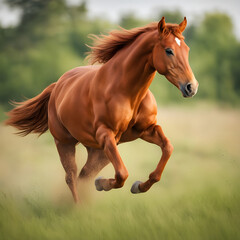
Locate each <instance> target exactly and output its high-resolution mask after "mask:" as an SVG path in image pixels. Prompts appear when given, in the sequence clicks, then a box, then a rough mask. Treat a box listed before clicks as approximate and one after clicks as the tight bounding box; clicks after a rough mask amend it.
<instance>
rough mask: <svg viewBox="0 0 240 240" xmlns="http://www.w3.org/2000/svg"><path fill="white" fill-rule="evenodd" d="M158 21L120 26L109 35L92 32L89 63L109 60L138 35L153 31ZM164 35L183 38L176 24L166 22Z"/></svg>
mask: <svg viewBox="0 0 240 240" xmlns="http://www.w3.org/2000/svg"><path fill="white" fill-rule="evenodd" d="M157 26H158V23H157V22H153V23H150V24H148V25H146V26H145V27H138V28H133V29H131V30H127V29H124V28H121V27H120V30H114V31H111V32H110V33H109V35H104V34H101V35H100V36H96V35H94V34H91V35H89V37H90V38H91V39H92V40H93V41H94V42H93V46H88V47H89V48H90V49H91V51H90V52H89V55H88V56H87V59H89V60H90V63H91V64H94V63H96V62H98V63H106V62H107V61H109V60H110V59H111V58H112V57H113V56H114V55H115V54H116V52H118V51H119V50H120V49H122V48H123V47H124V46H126V45H127V44H129V43H130V42H132V41H134V40H135V39H136V38H137V37H138V36H139V35H141V34H142V33H145V32H148V31H154V30H156V29H157ZM165 30H166V31H165V32H164V36H165V37H167V36H168V35H169V34H170V33H172V34H174V35H175V36H176V37H178V38H183V36H182V34H181V32H180V31H179V29H178V25H177V24H167V28H166V29H165Z"/></svg>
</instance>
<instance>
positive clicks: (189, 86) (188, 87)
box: [186, 83, 192, 93]
mask: <svg viewBox="0 0 240 240" xmlns="http://www.w3.org/2000/svg"><path fill="white" fill-rule="evenodd" d="M186 90H187V92H188V93H191V92H192V84H191V83H188V84H187V86H186Z"/></svg>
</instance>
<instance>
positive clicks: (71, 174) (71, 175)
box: [65, 172, 76, 185]
mask: <svg viewBox="0 0 240 240" xmlns="http://www.w3.org/2000/svg"><path fill="white" fill-rule="evenodd" d="M75 179H76V173H74V172H69V173H66V176H65V181H66V183H67V185H72V184H73V182H74V181H75Z"/></svg>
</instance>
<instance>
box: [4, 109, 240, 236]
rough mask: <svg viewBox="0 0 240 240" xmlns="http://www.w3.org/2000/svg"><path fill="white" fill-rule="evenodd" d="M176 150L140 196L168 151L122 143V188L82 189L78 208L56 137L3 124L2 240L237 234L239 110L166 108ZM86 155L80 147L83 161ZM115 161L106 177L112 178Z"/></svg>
mask: <svg viewBox="0 0 240 240" xmlns="http://www.w3.org/2000/svg"><path fill="white" fill-rule="evenodd" d="M158 122H159V124H160V125H161V126H162V127H163V130H164V132H165V134H166V136H167V137H168V138H169V139H170V140H171V142H172V144H173V146H174V152H173V155H172V157H171V159H170V160H169V162H168V164H167V166H166V168H165V171H164V172H163V175H162V179H161V181H160V182H159V183H156V184H155V185H154V186H153V187H152V189H150V191H149V192H147V193H144V194H138V195H133V194H131V193H130V188H131V185H132V183H133V182H135V181H136V180H141V181H144V180H146V179H147V177H148V175H149V173H150V172H151V171H152V170H153V169H154V168H155V166H156V164H157V162H158V161H159V159H160V154H161V150H160V149H159V148H158V147H156V146H154V145H151V144H149V143H146V142H144V141H142V140H137V141H134V142H131V143H126V144H123V145H120V146H119V149H120V152H121V155H122V158H123V159H124V162H125V164H126V166H127V168H128V171H129V178H128V179H127V181H126V183H125V185H124V187H123V188H122V189H118V190H112V191H109V192H97V191H96V190H95V188H94V181H92V182H90V183H88V184H84V186H83V187H81V189H80V197H81V200H82V201H81V204H79V205H78V206H75V205H74V203H73V200H72V197H71V194H70V191H69V189H68V188H67V186H66V183H65V180H64V171H63V168H62V166H61V163H60V160H59V157H58V155H57V151H56V148H55V146H54V143H53V139H52V137H51V135H50V134H49V133H47V134H45V135H43V136H41V137H40V138H37V137H36V136H34V135H31V136H27V137H25V138H21V137H19V136H17V135H14V134H13V133H14V129H12V128H10V127H5V126H3V124H1V125H0V136H1V138H0V189H1V190H0V239H1V240H12V239H24V240H28V239H35V240H38V239H39V240H43V239H59V240H61V239H64V240H65V239H68V240H71V239H84V240H89V239H104V240H107V239H111V240H118V239H121V240H123V239H144V240H146V239H151V240H153V239H171V240H172V239H184V240H187V239H191V240H192V239H195V240H198V239H204V240H207V239H218V240H221V239H224V240H226V239H231V240H233V239H234V240H235V239H240V229H239V226H240V191H239V189H240V171H239V170H240V147H239V146H240V145H239V143H240V127H239V123H240V110H238V109H232V108H226V107H225V108H223V107H219V106H214V105H211V104H201V105H184V107H181V106H177V107H176V106H169V107H166V106H165V107H160V108H159V121H158ZM85 161H86V151H85V149H84V147H83V146H80V145H79V146H78V147H77V163H78V166H79V170H80V167H81V166H82V165H83V164H84V162H85ZM113 174H114V172H113V168H112V166H110V165H109V166H107V167H106V169H104V170H103V171H102V172H101V173H100V174H99V175H100V176H104V177H112V176H113Z"/></svg>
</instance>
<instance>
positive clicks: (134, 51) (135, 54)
mask: <svg viewBox="0 0 240 240" xmlns="http://www.w3.org/2000/svg"><path fill="white" fill-rule="evenodd" d="M154 36H155V34H154V33H153V32H150V33H144V34H142V35H140V36H139V37H138V38H137V39H136V40H135V41H134V42H133V43H132V44H130V45H129V46H127V47H125V48H124V49H122V50H121V51H120V52H119V53H118V54H116V55H115V56H114V58H113V59H112V62H111V65H110V66H111V67H112V68H113V69H114V75H115V76H119V77H113V79H114V80H113V85H112V86H113V87H116V88H117V91H118V92H123V94H124V95H125V96H128V97H129V98H131V100H132V102H133V103H134V102H139V101H140V100H141V99H142V98H143V97H144V96H145V94H146V93H147V90H148V88H149V86H150V84H151V82H152V80H153V78H154V76H155V72H156V71H155V69H154V68H153V66H152V64H151V57H152V50H153V47H154V38H155V37H154Z"/></svg>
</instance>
